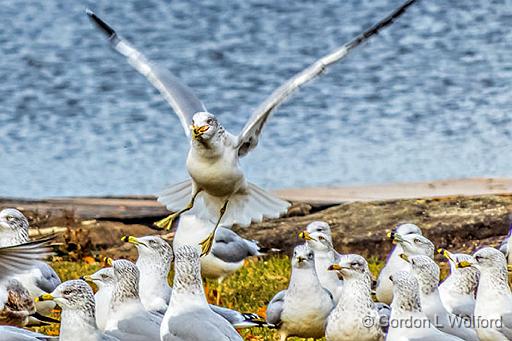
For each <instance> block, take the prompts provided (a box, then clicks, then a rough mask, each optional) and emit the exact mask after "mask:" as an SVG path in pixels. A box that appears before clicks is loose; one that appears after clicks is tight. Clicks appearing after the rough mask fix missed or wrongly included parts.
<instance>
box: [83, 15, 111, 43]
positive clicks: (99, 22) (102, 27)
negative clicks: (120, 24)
mask: <svg viewBox="0 0 512 341" xmlns="http://www.w3.org/2000/svg"><path fill="white" fill-rule="evenodd" d="M85 14H87V16H88V17H89V19H91V20H92V21H93V22H94V24H96V26H98V28H99V29H100V30H102V31H103V33H105V35H106V36H107V37H108V38H109V39H112V38H113V37H115V36H116V35H117V33H116V31H114V29H113V28H112V27H110V26H109V25H108V24H107V23H106V22H104V21H103V20H101V19H100V18H99V17H98V16H97V15H96V14H95V13H94V12H93V11H91V10H90V9H89V8H87V9H86V10H85Z"/></svg>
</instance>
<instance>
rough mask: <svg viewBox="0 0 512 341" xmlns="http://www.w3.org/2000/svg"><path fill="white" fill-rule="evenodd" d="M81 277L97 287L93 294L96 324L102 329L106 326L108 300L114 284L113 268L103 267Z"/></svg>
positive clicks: (110, 297) (108, 307) (108, 308)
mask: <svg viewBox="0 0 512 341" xmlns="http://www.w3.org/2000/svg"><path fill="white" fill-rule="evenodd" d="M82 279H83V280H84V281H87V282H92V283H94V284H95V285H96V287H97V288H98V291H96V293H95V294H94V301H95V302H96V304H95V315H96V324H97V325H98V328H99V329H100V330H102V331H103V330H105V328H106V327H107V321H108V314H109V311H110V300H111V299H112V293H113V292H114V288H115V285H116V280H115V277H114V269H113V268H111V267H108V268H103V269H100V270H98V271H96V272H95V273H93V274H92V275H87V276H83V277H82Z"/></svg>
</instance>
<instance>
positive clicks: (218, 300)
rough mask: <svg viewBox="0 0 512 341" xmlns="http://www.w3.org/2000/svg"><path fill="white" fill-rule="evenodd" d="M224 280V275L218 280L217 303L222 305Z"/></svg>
mask: <svg viewBox="0 0 512 341" xmlns="http://www.w3.org/2000/svg"><path fill="white" fill-rule="evenodd" d="M222 280H223V278H222V277H221V278H219V279H218V280H217V298H216V300H215V301H216V303H215V304H216V305H219V306H220V292H221V290H222Z"/></svg>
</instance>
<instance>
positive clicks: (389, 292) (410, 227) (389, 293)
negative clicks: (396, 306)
mask: <svg viewBox="0 0 512 341" xmlns="http://www.w3.org/2000/svg"><path fill="white" fill-rule="evenodd" d="M408 234H420V235H421V229H420V228H419V227H418V226H416V225H414V224H401V225H398V226H397V227H395V228H394V229H393V231H391V232H390V233H388V237H389V238H391V240H394V236H395V235H401V236H405V235H408ZM403 252H404V251H403V249H402V246H401V245H400V244H399V243H396V245H395V247H394V248H393V250H391V253H390V254H389V255H388V258H387V260H386V264H385V265H384V268H382V270H381V271H380V273H379V277H378V279H377V286H376V288H375V295H376V297H377V300H378V301H379V302H383V303H386V304H391V301H392V300H393V283H392V282H391V280H390V279H389V276H391V275H392V274H394V273H395V272H398V271H403V270H408V268H409V265H408V264H407V262H405V261H404V260H403V259H402V258H400V254H401V253H403Z"/></svg>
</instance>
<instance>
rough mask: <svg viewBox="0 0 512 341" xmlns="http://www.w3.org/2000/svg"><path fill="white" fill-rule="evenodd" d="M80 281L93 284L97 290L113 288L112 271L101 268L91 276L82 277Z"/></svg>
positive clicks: (111, 269) (113, 278)
mask: <svg viewBox="0 0 512 341" xmlns="http://www.w3.org/2000/svg"><path fill="white" fill-rule="evenodd" d="M82 279H83V280H84V281H87V282H93V283H94V284H95V285H96V286H97V287H98V289H99V290H101V289H103V288H105V287H112V288H113V287H114V285H115V277H114V269H113V268H111V267H109V268H103V269H100V270H98V271H96V272H95V273H93V274H92V275H87V276H83V277H82Z"/></svg>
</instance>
